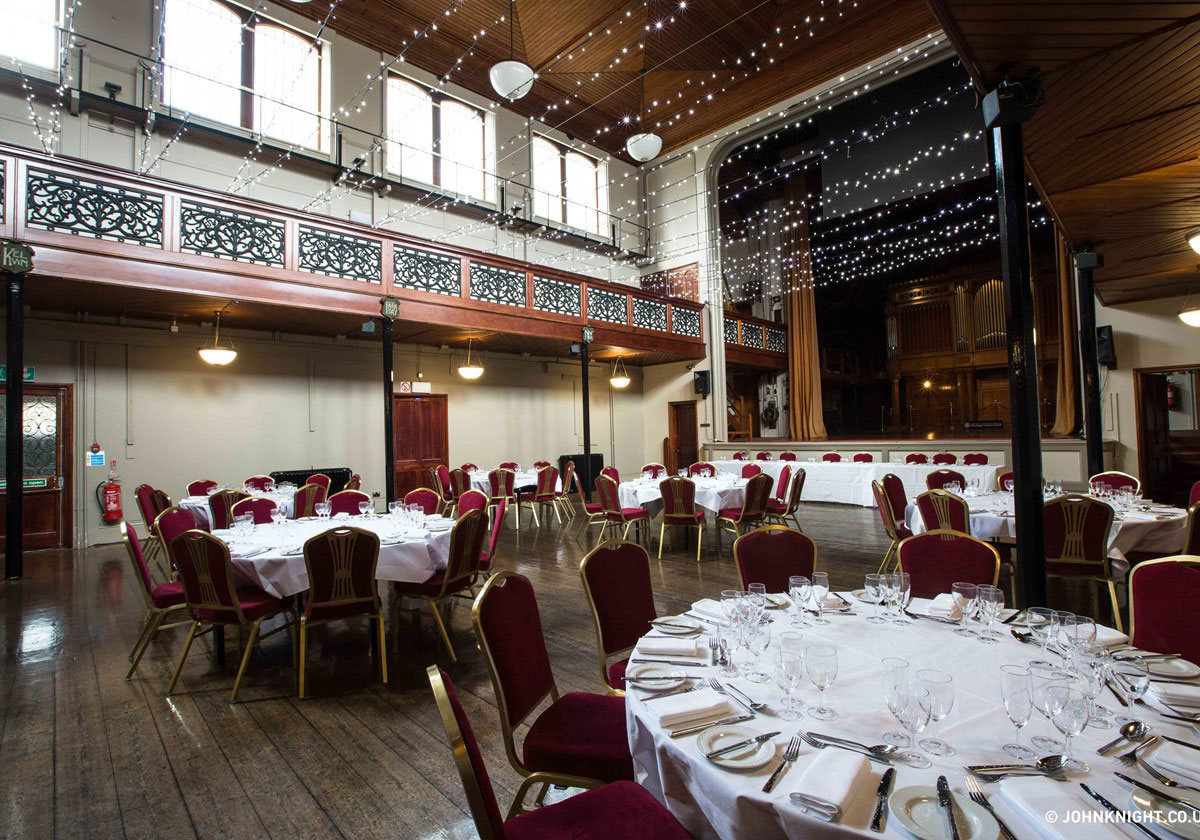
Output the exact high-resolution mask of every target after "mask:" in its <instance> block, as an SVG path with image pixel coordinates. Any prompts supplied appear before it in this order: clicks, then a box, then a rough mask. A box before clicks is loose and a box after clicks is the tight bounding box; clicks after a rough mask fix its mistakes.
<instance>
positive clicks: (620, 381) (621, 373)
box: [608, 356, 633, 388]
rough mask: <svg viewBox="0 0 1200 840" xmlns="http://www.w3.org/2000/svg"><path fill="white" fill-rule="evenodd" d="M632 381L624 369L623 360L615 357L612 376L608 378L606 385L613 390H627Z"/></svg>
mask: <svg viewBox="0 0 1200 840" xmlns="http://www.w3.org/2000/svg"><path fill="white" fill-rule="evenodd" d="M632 381H633V380H632V379H630V378H629V371H627V370H626V369H625V360H624V359H622V358H621V357H620V356H617V360H616V361H615V362H613V369H612V376H610V377H608V384H609V385H611V386H613V387H614V388H627V387H628V386H629V383H630V382H632Z"/></svg>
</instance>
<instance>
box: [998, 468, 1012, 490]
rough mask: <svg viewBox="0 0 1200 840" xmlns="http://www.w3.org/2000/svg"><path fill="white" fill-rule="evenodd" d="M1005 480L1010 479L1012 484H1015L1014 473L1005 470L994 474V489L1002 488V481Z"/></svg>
mask: <svg viewBox="0 0 1200 840" xmlns="http://www.w3.org/2000/svg"><path fill="white" fill-rule="evenodd" d="M1006 481H1011V482H1012V483H1013V485H1014V486H1016V483H1017V478H1016V474H1015V473H1013V471H1012V470H1005V471H1004V472H1002V473H1000V475H998V476H996V489H997V490H1003V489H1004V482H1006Z"/></svg>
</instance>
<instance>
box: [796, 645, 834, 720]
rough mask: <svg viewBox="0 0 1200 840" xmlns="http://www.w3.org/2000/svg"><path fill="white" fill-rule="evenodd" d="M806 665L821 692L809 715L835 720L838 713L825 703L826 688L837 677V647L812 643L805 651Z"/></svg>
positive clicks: (811, 678)
mask: <svg viewBox="0 0 1200 840" xmlns="http://www.w3.org/2000/svg"><path fill="white" fill-rule="evenodd" d="M804 667H805V670H807V672H808V678H809V679H810V680H812V682H813V685H815V686H816V687H817V689H818V690H819V691H820V692H821V695H820V700H819V702H818V704H817V705H816V706H812V707H810V708H809V710H808V713H809V715H811V716H812V717H814V718H816V719H817V720H834V719H835V718H836V717H837V716H838V713H837V712H835V711H834V710H833V709H831V708H830V707H828V706H826V705H825V690H826V689H828V688H829V687H830V686H831V685H833V682H834V680H836V679H837V674H838V659H837V649H836V648H833V647H830V646H829V645H810V646H809V647H808V649H807V650H805V651H804Z"/></svg>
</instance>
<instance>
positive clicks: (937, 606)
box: [925, 592, 962, 621]
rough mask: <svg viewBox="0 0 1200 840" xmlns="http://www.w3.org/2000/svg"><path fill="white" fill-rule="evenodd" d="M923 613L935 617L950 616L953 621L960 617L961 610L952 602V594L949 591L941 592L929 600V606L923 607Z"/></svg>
mask: <svg viewBox="0 0 1200 840" xmlns="http://www.w3.org/2000/svg"><path fill="white" fill-rule="evenodd" d="M925 614H926V615H932V616H935V617H937V618H950V619H953V620H954V621H958V620H959V619H961V618H962V611H961V610H959V608H958V605H957V604H956V603H954V594H953V593H951V592H943V593H941V594H940V595H938V596H937V597H936V598H934V599H933V600H932V601H930V602H929V606H928V607H926V608H925Z"/></svg>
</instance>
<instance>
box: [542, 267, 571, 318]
mask: <svg viewBox="0 0 1200 840" xmlns="http://www.w3.org/2000/svg"><path fill="white" fill-rule="evenodd" d="M581 301H582V296H581V295H580V292H579V284H578V283H570V282H568V281H566V280H555V279H554V278H552V277H538V276H536V275H535V276H534V278H533V308H534V309H537V310H539V311H541V312H554V313H556V314H558V315H573V316H575V317H576V318H578V317H579V315H580V314H581V309H582V305H581Z"/></svg>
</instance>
